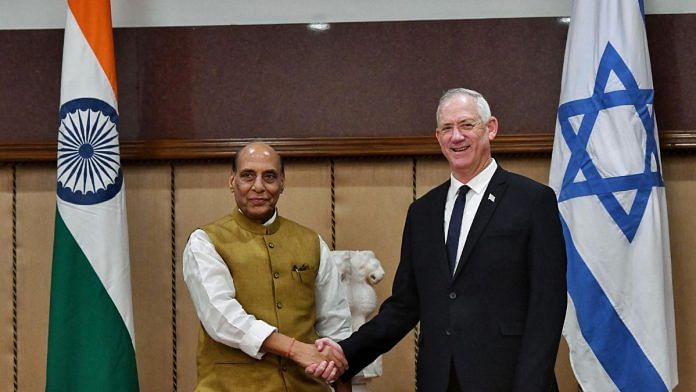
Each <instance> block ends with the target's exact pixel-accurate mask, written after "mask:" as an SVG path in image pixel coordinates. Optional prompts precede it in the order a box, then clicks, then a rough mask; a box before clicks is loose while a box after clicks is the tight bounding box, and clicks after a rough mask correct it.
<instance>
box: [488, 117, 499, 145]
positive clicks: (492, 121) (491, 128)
mask: <svg viewBox="0 0 696 392" xmlns="http://www.w3.org/2000/svg"><path fill="white" fill-rule="evenodd" d="M486 130H487V131H488V140H489V141H493V139H495V137H496V135H498V119H497V118H495V117H493V116H491V118H489V119H488V122H487V123H486Z"/></svg>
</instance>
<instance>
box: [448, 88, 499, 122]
mask: <svg viewBox="0 0 696 392" xmlns="http://www.w3.org/2000/svg"><path fill="white" fill-rule="evenodd" d="M457 95H466V96H469V97H472V98H474V99H476V106H477V108H478V114H479V117H481V121H483V122H486V121H488V119H489V118H491V107H490V106H488V101H486V98H484V97H483V95H481V93H479V92H478V91H474V90H470V89H467V88H461V87H459V88H452V89H449V90H447V91H445V93H444V94H442V96H441V97H440V101H439V102H438V104H437V112H436V113H435V121H436V123H437V125H438V126H439V125H440V111H441V110H442V105H444V104H445V102H447V101H449V100H450V98H452V97H455V96H457Z"/></svg>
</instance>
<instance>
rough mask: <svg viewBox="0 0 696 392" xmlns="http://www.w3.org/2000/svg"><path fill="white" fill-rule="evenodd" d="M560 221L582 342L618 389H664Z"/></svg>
mask: <svg viewBox="0 0 696 392" xmlns="http://www.w3.org/2000/svg"><path fill="white" fill-rule="evenodd" d="M561 224H562V226H563V235H564V236H565V241H566V252H567V254H568V293H569V294H570V297H571V298H572V300H573V304H574V305H575V313H576V315H577V319H578V324H579V325H580V330H581V331H582V335H583V337H584V338H585V341H587V343H588V344H589V345H590V347H591V348H592V351H593V352H594V354H595V356H596V357H597V359H598V360H599V362H600V363H601V364H602V366H603V367H604V370H605V371H606V372H607V374H608V375H609V377H611V379H612V381H613V382H614V384H615V385H616V386H617V387H618V388H619V390H621V391H631V392H656V391H667V387H666V386H665V384H664V382H663V381H662V379H661V378H660V375H659V374H658V373H657V370H655V367H654V366H653V365H652V363H651V362H650V360H648V357H647V356H646V355H645V353H644V352H643V350H642V349H641V347H640V346H639V345H638V342H637V341H636V339H635V338H634V337H633V335H632V334H631V332H630V331H629V330H628V327H626V324H624V322H623V320H621V318H620V317H619V315H618V313H617V312H616V309H614V307H613V306H612V304H611V302H610V301H609V298H608V297H607V295H606V294H605V293H604V291H603V290H602V288H601V287H600V286H599V283H598V282H597V280H596V279H595V277H594V275H592V272H591V271H590V270H589V268H587V265H586V264H585V262H584V261H583V260H582V257H581V256H580V254H579V253H578V251H577V249H576V248H575V244H574V243H573V239H572V237H571V234H570V230H569V229H568V225H567V224H566V222H565V219H563V217H562V216H561Z"/></svg>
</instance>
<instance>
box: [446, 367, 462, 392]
mask: <svg viewBox="0 0 696 392" xmlns="http://www.w3.org/2000/svg"><path fill="white" fill-rule="evenodd" d="M461 391H462V387H461V386H460V385H459V379H458V378H457V372H456V371H455V370H454V361H452V363H450V372H449V383H448V384H447V392H461Z"/></svg>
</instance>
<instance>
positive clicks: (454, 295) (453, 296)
mask: <svg viewBox="0 0 696 392" xmlns="http://www.w3.org/2000/svg"><path fill="white" fill-rule="evenodd" d="M449 297H450V299H455V298H457V293H455V292H454V291H453V292H451V293H450V294H449Z"/></svg>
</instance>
